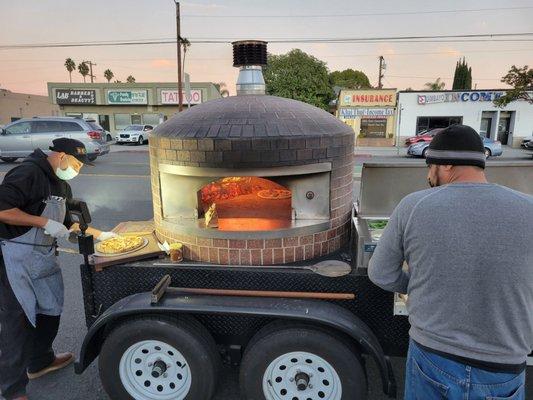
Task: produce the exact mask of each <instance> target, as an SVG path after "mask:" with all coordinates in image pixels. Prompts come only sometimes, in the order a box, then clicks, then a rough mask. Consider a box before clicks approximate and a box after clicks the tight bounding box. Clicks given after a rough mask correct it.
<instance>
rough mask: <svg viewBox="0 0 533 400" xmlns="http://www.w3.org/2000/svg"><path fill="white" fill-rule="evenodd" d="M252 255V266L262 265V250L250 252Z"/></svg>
mask: <svg viewBox="0 0 533 400" xmlns="http://www.w3.org/2000/svg"><path fill="white" fill-rule="evenodd" d="M250 254H251V256H252V264H253V265H262V264H263V262H262V259H261V250H259V249H253V250H250Z"/></svg>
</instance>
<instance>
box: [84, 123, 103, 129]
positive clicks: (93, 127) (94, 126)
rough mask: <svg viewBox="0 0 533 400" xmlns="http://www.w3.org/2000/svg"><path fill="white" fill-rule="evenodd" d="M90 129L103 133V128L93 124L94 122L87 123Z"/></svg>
mask: <svg viewBox="0 0 533 400" xmlns="http://www.w3.org/2000/svg"><path fill="white" fill-rule="evenodd" d="M87 123H88V124H89V126H90V127H91V129H94V130H95V131H103V130H104V128H102V127H101V126H100V125H98V124H96V123H94V122H87Z"/></svg>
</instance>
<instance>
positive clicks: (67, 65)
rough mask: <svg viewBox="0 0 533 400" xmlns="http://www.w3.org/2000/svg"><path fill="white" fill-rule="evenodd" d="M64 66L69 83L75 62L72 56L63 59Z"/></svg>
mask: <svg viewBox="0 0 533 400" xmlns="http://www.w3.org/2000/svg"><path fill="white" fill-rule="evenodd" d="M65 68H66V69H67V71H68V77H69V79H70V83H72V71H74V70H75V69H76V63H75V62H74V60H73V59H72V58H70V57H69V58H67V59H66V60H65Z"/></svg>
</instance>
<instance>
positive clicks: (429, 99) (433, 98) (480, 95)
mask: <svg viewBox="0 0 533 400" xmlns="http://www.w3.org/2000/svg"><path fill="white" fill-rule="evenodd" d="M504 94H505V92H493V91H486V92H485V91H479V92H478V91H474V92H451V93H431V94H419V95H418V104H420V105H426V104H438V103H459V102H477V101H494V100H496V99H497V98H499V97H501V96H503V95H504Z"/></svg>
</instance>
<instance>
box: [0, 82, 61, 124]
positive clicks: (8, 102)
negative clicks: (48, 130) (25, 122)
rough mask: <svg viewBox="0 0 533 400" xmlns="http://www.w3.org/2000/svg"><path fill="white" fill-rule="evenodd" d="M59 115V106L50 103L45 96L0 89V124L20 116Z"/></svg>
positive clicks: (12, 120) (7, 122)
mask: <svg viewBox="0 0 533 400" xmlns="http://www.w3.org/2000/svg"><path fill="white" fill-rule="evenodd" d="M57 115H59V107H58V106H57V105H56V104H52V102H51V101H50V99H49V98H48V97H47V96H39V95H36V94H26V93H14V92H11V91H10V90H6V89H0V126H4V125H7V124H9V123H10V122H14V121H16V120H18V119H21V118H31V117H36V116H46V117H54V116H57Z"/></svg>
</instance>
